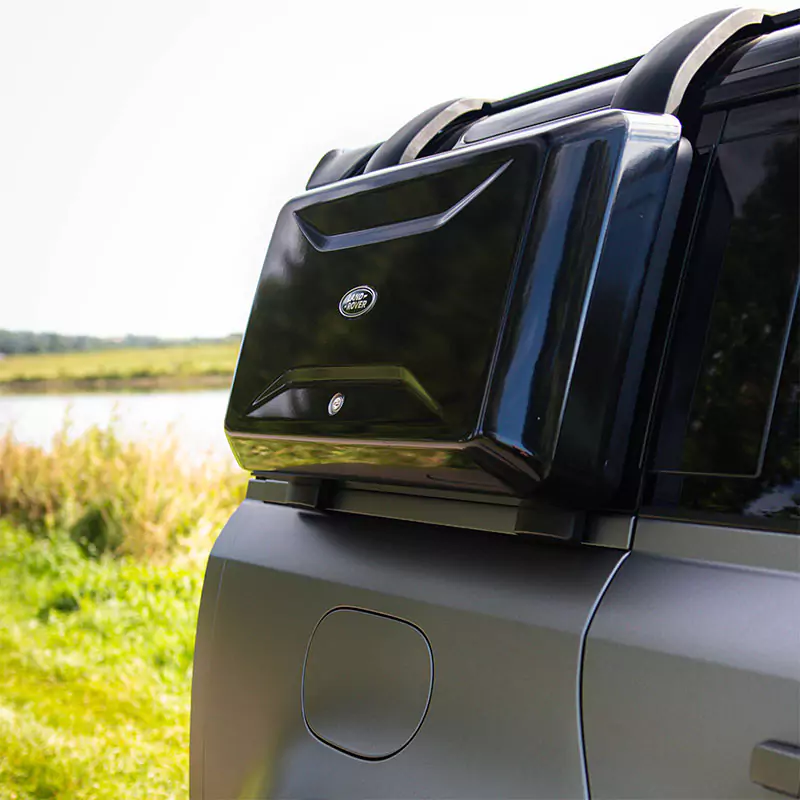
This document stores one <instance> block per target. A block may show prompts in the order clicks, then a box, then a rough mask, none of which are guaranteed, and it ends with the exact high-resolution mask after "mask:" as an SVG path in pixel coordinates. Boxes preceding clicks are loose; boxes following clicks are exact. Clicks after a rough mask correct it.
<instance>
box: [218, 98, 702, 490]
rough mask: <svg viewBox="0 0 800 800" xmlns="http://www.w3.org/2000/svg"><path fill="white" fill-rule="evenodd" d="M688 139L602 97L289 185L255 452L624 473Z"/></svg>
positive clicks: (249, 392)
mask: <svg viewBox="0 0 800 800" xmlns="http://www.w3.org/2000/svg"><path fill="white" fill-rule="evenodd" d="M684 148H685V146H682V144H681V138H680V125H679V123H678V122H677V120H676V119H675V118H674V117H671V116H668V115H652V114H641V113H633V112H626V111H620V110H606V111H598V112H593V113H589V114H584V115H581V116H578V117H574V118H572V119H570V120H566V121H561V122H557V123H551V124H548V125H541V126H537V127H535V128H530V129H527V130H523V131H519V132H516V133H510V134H504V135H499V136H495V137H493V138H491V139H489V140H487V141H483V142H478V143H474V144H469V145H465V144H464V140H463V139H462V141H461V143H460V145H457V146H456V147H455V148H454V149H452V150H451V151H449V152H446V153H443V154H439V155H435V156H431V157H428V158H423V159H420V160H418V161H414V162H411V163H408V164H404V165H402V166H397V167H392V168H388V169H384V170H381V171H378V172H373V173H370V174H367V175H362V176H359V177H355V178H350V179H348V180H344V181H340V182H338V183H335V184H332V185H329V186H325V187H322V188H319V189H315V190H313V191H309V192H307V193H305V194H303V195H301V196H300V197H298V198H296V199H294V200H292V201H291V202H289V203H288V204H287V205H286V206H285V207H284V208H283V210H282V212H281V214H280V216H279V218H278V221H277V224H276V227H275V231H274V234H273V237H272V242H271V244H270V247H269V251H268V253H267V257H266V261H265V263H264V267H263V271H262V273H261V277H260V280H259V284H258V288H257V291H256V297H255V301H254V304H253V308H252V312H251V315H250V320H249V323H248V326H247V331H246V334H245V338H244V341H243V344H242V349H241V354H240V357H239V364H238V367H237V371H236V377H235V380H234V383H233V388H232V392H231V399H230V405H229V408H228V413H227V417H226V430H227V433H228V436H229V439H230V442H231V446H232V448H233V450H234V453H235V454H236V456H237V458H238V460H239V462H240V463H241V465H242V466H243V467H245V468H247V469H249V470H252V471H255V472H261V473H263V472H271V471H279V472H281V473H282V474H284V475H285V474H289V475H311V476H317V477H338V478H347V479H351V480H352V479H355V480H367V481H371V482H375V481H378V482H391V483H402V484H406V485H412V486H413V485H418V486H436V487H439V488H457V487H461V488H465V487H468V488H480V489H482V490H488V491H495V492H503V493H507V494H512V495H516V496H520V497H522V496H529V495H531V494H532V493H535V494H537V495H538V494H541V493H542V492H543V493H544V494H545V495H546V494H547V491H548V487H552V489H553V491H554V492H556V491H558V492H562V493H563V491H564V490H565V489H569V488H570V487H574V488H575V490H576V491H577V490H578V489H580V490H581V491H583V492H585V493H587V496H588V495H591V496H592V497H593V498H596V497H598V496H601V495H602V494H603V493H605V492H608V491H610V490H611V489H613V487H614V485H615V482H616V481H617V480H618V476H619V471H620V468H621V464H622V461H623V459H624V457H625V453H626V448H627V438H628V432H629V431H628V428H629V426H630V419H631V416H632V406H633V403H634V402H635V399H636V393H637V389H638V386H639V380H640V373H641V368H642V363H643V360H644V354H645V349H646V347H647V344H648V340H649V331H650V325H651V320H652V314H653V310H654V307H655V301H656V298H657V295H658V289H659V285H660V281H661V273H662V268H663V264H664V261H665V257H666V250H667V249H668V244H669V240H670V237H671V233H672V227H673V223H674V216H675V211H676V207H677V205H678V202H677V200H678V198H679V196H680V192H681V189H682V181H683V177H684V175H685V169H684V166H685V164H684V162H685V161H686V160H687V159H688V155H687V154H686V153H685V152H684Z"/></svg>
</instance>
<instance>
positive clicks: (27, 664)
mask: <svg viewBox="0 0 800 800" xmlns="http://www.w3.org/2000/svg"><path fill="white" fill-rule="evenodd" d="M201 581H202V571H201V570H198V569H196V568H194V567H186V566H177V565H164V564H162V565H153V564H147V563H145V562H137V561H136V560H134V559H133V558H131V557H120V558H112V557H111V556H110V555H104V556H101V557H99V558H94V559H93V558H87V556H86V554H85V553H84V551H83V550H82V549H81V548H80V546H79V545H77V544H76V543H75V542H74V541H73V540H72V539H71V538H70V536H69V535H68V534H66V533H64V532H52V533H50V534H48V535H47V536H41V535H39V536H32V535H31V534H30V533H29V532H26V531H23V530H20V529H18V528H15V527H14V526H12V525H10V524H9V523H8V522H7V521H2V520H0V615H1V616H2V619H3V625H2V627H0V797H2V798H4V800H34V798H36V799H37V800H42V799H43V798H59V800H67V799H68V798H70V799H74V800H83V799H84V798H86V799H87V800H88V799H89V798H91V800H110V799H111V798H114V800H117V799H118V798H121V797H125V798H148V799H153V800H155V798H186V797H188V760H189V710H190V688H191V666H192V652H193V645H194V630H195V620H196V614H197V605H198V601H199V592H200V587H201Z"/></svg>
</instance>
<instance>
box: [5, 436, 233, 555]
mask: <svg viewBox="0 0 800 800" xmlns="http://www.w3.org/2000/svg"><path fill="white" fill-rule="evenodd" d="M245 485H246V476H245V475H244V473H241V472H235V471H233V470H232V469H231V468H229V467H227V466H225V465H221V464H219V463H217V462H214V461H212V460H206V461H203V462H202V463H196V462H194V461H189V460H185V459H182V458H181V455H180V451H179V448H178V447H177V444H176V442H175V440H174V439H172V438H170V437H168V438H166V439H165V440H162V441H150V442H147V443H144V444H143V443H137V442H126V441H124V440H122V439H121V438H120V437H119V436H118V435H117V433H116V432H115V430H114V428H113V426H112V427H111V428H108V429H101V428H92V429H90V430H89V431H87V432H86V433H84V434H83V435H81V436H79V437H77V438H72V437H70V435H69V426H68V424H66V423H65V425H64V427H63V428H62V430H61V431H60V432H59V433H58V434H57V435H56V436H55V437H54V439H53V442H52V445H51V447H50V448H46V449H45V448H41V447H37V446H34V445H29V444H25V443H23V442H20V441H18V440H17V439H15V437H14V434H13V432H11V431H9V432H7V433H6V434H5V435H3V436H2V438H0V516H2V517H5V518H7V519H8V520H10V521H11V522H13V523H14V524H16V525H18V526H20V527H23V528H25V529H27V530H29V531H32V532H34V533H38V534H50V533H52V532H53V531H66V532H67V533H68V534H69V535H70V536H71V537H72V539H73V541H75V542H76V543H78V544H79V545H80V546H81V547H82V548H83V549H84V552H85V553H86V554H87V555H90V556H97V555H99V554H101V553H104V552H111V553H119V554H129V555H132V556H135V557H137V558H140V559H148V560H156V561H164V560H166V559H167V558H168V557H169V558H174V557H176V555H178V554H186V555H190V554H191V553H193V552H196V551H198V550H199V551H200V552H202V553H203V556H204V555H205V554H206V552H207V547H206V545H207V544H209V543H210V541H211V537H212V536H213V535H214V534H215V533H216V532H218V531H219V529H220V528H221V526H222V525H223V524H224V523H225V521H226V519H227V518H228V516H229V515H230V514H231V512H232V511H233V510H234V508H235V507H236V506H237V505H238V504H239V502H240V501H241V499H242V498H243V496H244V491H245Z"/></svg>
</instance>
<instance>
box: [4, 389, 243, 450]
mask: <svg viewBox="0 0 800 800" xmlns="http://www.w3.org/2000/svg"><path fill="white" fill-rule="evenodd" d="M227 402H228V390H227V389H213V390H202V391H186V392H146V393H132V392H128V393H123V392H120V393H103V392H91V393H85V394H19V395H3V394H0V434H2V433H4V432H5V431H6V430H7V429H8V428H9V427H11V428H13V431H14V435H15V437H16V438H17V439H19V440H20V441H23V442H29V443H31V444H37V445H41V446H44V447H46V446H47V445H49V444H50V442H51V441H52V439H53V435H54V434H55V433H57V432H58V431H59V430H61V428H62V427H63V425H64V421H65V420H66V419H68V420H69V430H70V434H71V435H73V436H77V435H79V434H80V433H82V432H83V431H85V430H86V429H87V428H89V427H91V426H93V425H99V426H101V427H106V426H108V425H109V424H111V423H112V421H113V423H114V426H115V428H116V430H117V431H118V433H119V434H120V436H122V437H124V438H126V439H133V440H150V439H153V438H158V437H164V436H166V435H168V434H170V433H172V434H173V435H174V436H175V438H176V439H177V442H178V446H179V447H180V448H181V449H182V450H183V451H184V452H186V453H187V454H188V455H190V456H192V457H197V458H201V457H203V456H210V457H213V458H217V459H225V460H228V461H230V462H231V463H234V462H233V456H232V455H231V452H230V448H229V447H228V443H227V441H226V439H225V434H224V432H223V420H224V417H225V408H226V405H227Z"/></svg>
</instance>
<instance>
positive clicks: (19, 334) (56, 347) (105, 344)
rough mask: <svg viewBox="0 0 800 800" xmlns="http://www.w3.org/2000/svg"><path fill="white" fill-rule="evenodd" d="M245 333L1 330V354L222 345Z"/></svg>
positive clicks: (239, 337)
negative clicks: (179, 335) (169, 335)
mask: <svg viewBox="0 0 800 800" xmlns="http://www.w3.org/2000/svg"><path fill="white" fill-rule="evenodd" d="M240 339H241V334H238V333H232V334H229V335H228V336H225V337H222V338H200V337H192V338H187V339H162V338H160V337H158V336H135V335H133V334H128V335H127V336H120V337H115V338H104V337H100V336H67V335H64V334H61V333H36V332H33V331H9V330H3V329H0V354H2V355H20V354H31V353H68V352H78V351H84V350H111V349H119V348H123V347H141V348H148V347H171V346H178V345H195V344H197V345H200V344H222V343H225V342H238V341H239V340H240Z"/></svg>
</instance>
